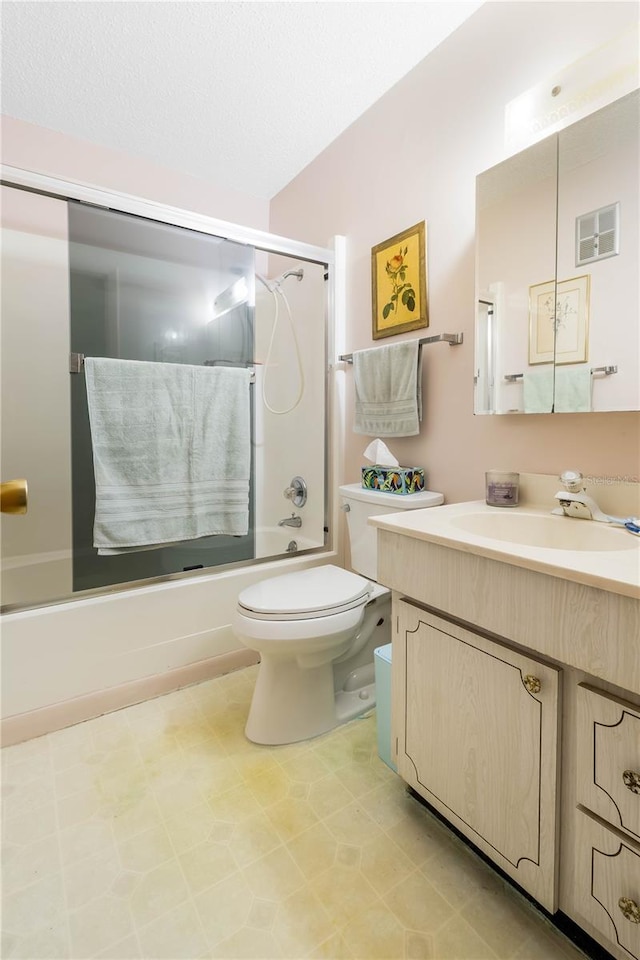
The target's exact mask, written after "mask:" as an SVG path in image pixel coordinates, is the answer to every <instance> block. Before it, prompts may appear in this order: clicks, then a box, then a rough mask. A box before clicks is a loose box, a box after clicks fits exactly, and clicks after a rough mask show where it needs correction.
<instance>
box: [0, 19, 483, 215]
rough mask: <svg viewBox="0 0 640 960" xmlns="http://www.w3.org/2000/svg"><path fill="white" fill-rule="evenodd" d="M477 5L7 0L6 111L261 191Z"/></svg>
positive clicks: (305, 158)
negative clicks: (27, 0) (38, 0)
mask: <svg viewBox="0 0 640 960" xmlns="http://www.w3.org/2000/svg"><path fill="white" fill-rule="evenodd" d="M479 6H481V3H479V2H457V0H456V2H444V3H441V2H427V3H421V2H398V0H396V2H394V3H386V2H345V3H343V2H289V3H284V2H253V3H244V2H232V0H227V2H207V0H204V2H198V3H193V2H186V0H185V2H157V0H146V2H130V0H128V2H117V0H105V2H89V0H81V2H14V0H4V2H3V3H2V5H1V19H2V34H3V35H2V45H3V55H2V112H3V113H6V114H9V115H10V116H13V117H17V118H19V119H21V120H27V121H30V122H31V123H36V124H39V125H41V126H44V127H48V128H51V129H54V130H59V131H62V132H63V133H67V134H71V135H73V136H76V137H80V138H82V139H85V140H89V141H91V142H93V143H97V144H101V145H103V146H107V147H113V148H116V149H120V150H126V151H128V152H129V153H133V154H136V155H137V156H140V157H145V158H148V159H152V160H155V161H158V162H161V163H163V164H164V165H165V166H168V167H172V168H174V169H178V170H181V171H183V172H185V173H189V174H192V175H194V176H197V177H202V178H205V179H210V180H213V181H215V182H216V183H218V184H223V185H227V186H228V187H230V188H234V189H237V190H241V191H244V192H246V193H250V194H253V195H255V196H258V197H264V198H270V197H272V196H273V195H274V194H275V193H277V192H278V191H279V190H280V189H282V187H284V186H285V185H286V184H287V183H288V182H289V181H290V180H291V179H292V178H293V177H295V176H296V174H297V173H299V171H300V170H302V169H303V167H305V166H306V165H307V164H308V163H309V162H310V161H311V160H313V158H314V157H316V156H317V155H318V154H319V153H320V152H321V151H322V150H323V149H324V148H325V147H326V146H328V144H329V143H331V141H332V140H334V139H335V138H336V137H337V136H338V135H339V134H340V133H341V132H342V131H343V130H344V129H345V128H346V127H348V126H349V124H351V123H352V122H353V121H354V120H356V119H357V117H358V116H360V115H361V114H362V113H363V112H364V111H365V110H366V109H367V108H368V107H369V106H371V104H372V103H374V102H375V101H376V100H377V99H379V98H380V97H381V96H382V95H383V94H384V93H385V92H386V90H388V89H389V88H390V87H391V86H392V85H393V84H394V83H396V82H397V81H398V80H399V79H400V78H401V77H402V76H404V74H406V73H407V72H408V71H409V70H411V68H412V67H414V66H415V65H416V64H417V63H418V62H419V61H420V60H422V59H423V58H424V57H425V56H426V55H427V54H428V53H429V52H430V50H432V49H433V48H434V47H435V46H437V45H438V44H439V43H440V42H441V41H442V40H443V39H444V38H445V37H446V36H447V35H448V34H449V33H451V32H452V31H453V30H455V29H456V27H457V26H459V25H460V23H462V22H463V21H464V20H465V19H466V18H467V17H468V16H470V15H471V14H472V13H473V12H474V11H475V10H476V9H477V8H478V7H479Z"/></svg>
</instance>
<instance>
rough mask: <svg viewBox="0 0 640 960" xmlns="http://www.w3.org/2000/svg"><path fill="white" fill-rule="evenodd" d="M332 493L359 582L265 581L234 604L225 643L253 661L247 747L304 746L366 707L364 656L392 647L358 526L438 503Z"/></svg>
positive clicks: (367, 535)
mask: <svg viewBox="0 0 640 960" xmlns="http://www.w3.org/2000/svg"><path fill="white" fill-rule="evenodd" d="M339 489H340V498H341V501H342V509H343V510H345V511H346V513H347V526H348V531H349V541H350V544H351V565H352V567H353V569H354V570H356V571H358V572H357V573H352V572H351V571H349V570H343V569H342V568H341V567H336V566H334V565H333V564H326V565H324V566H319V567H314V568H313V569H311V570H299V571H296V572H295V573H285V574H284V575H283V576H279V577H270V578H269V579H267V580H262V581H261V582H259V583H255V584H253V585H252V586H250V587H247V588H246V589H245V590H243V591H242V593H241V594H240V596H239V597H238V604H237V608H236V611H235V614H234V618H233V624H232V626H233V630H234V633H235V634H236V636H237V637H238V639H239V640H240V641H241V642H242V643H243V644H244V645H245V646H247V647H249V648H250V649H251V650H256V651H258V653H259V654H260V667H259V669H258V677H257V679H256V686H255V690H254V694H253V699H252V702H251V708H250V711H249V717H248V719H247V725H246V728H245V733H246V735H247V737H248V739H249V740H252V741H253V742H254V743H262V744H283V743H295V742H296V741H298V740H308V739H309V738H311V737H317V736H319V735H320V734H321V733H326V732H327V731H328V730H332V729H333V728H334V727H336V726H338V725H339V724H341V723H345V722H346V721H347V720H351V719H353V718H354V717H357V716H359V715H360V714H362V713H365V712H366V711H367V710H370V709H371V708H372V707H374V706H375V702H376V701H375V682H374V656H373V651H374V649H375V648H376V647H379V646H382V645H384V644H386V643H389V642H390V640H391V625H390V618H391V593H390V591H389V590H388V589H387V588H386V587H383V586H381V585H380V584H378V583H376V582H375V577H376V572H377V571H376V565H377V561H376V550H377V540H376V530H375V528H374V527H371V526H369V525H368V524H367V520H368V518H369V517H373V516H379V515H380V514H385V513H397V512H398V511H400V510H416V509H424V508H425V507H434V506H437V505H438V504H440V503H443V501H444V497H443V496H442V494H440V493H433V492H431V491H428V490H423V491H421V492H420V493H414V494H410V495H408V496H399V495H396V494H392V493H382V492H378V491H374V490H364V489H363V488H362V487H361V486H360V485H359V484H347V485H345V486H342V487H340V488H339Z"/></svg>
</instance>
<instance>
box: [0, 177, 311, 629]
mask: <svg viewBox="0 0 640 960" xmlns="http://www.w3.org/2000/svg"><path fill="white" fill-rule="evenodd" d="M125 205H126V204H125ZM134 206H135V205H134ZM1 215H2V244H1V246H0V256H1V258H2V289H1V295H2V328H1V331H0V333H1V346H2V349H1V351H0V353H1V361H2V377H1V378H0V387H1V394H2V403H1V405H0V406H1V416H2V424H1V426H2V430H1V432H0V443H1V450H0V453H1V459H2V465H3V476H2V479H3V481H9V480H14V479H18V478H25V479H26V480H27V481H28V494H29V503H28V512H27V514H26V515H24V516H10V515H6V514H3V515H2V519H1V520H0V526H1V530H0V534H1V544H2V550H1V552H0V594H1V601H2V610H3V611H5V610H9V609H12V610H16V609H23V608H25V607H29V606H38V605H42V604H45V603H50V602H58V601H63V600H68V599H74V598H76V597H78V596H83V595H86V594H87V592H91V591H99V592H103V591H109V590H111V589H117V588H118V586H119V585H124V584H136V585H138V584H141V583H148V582H150V581H153V580H156V579H158V578H166V577H168V576H174V575H180V574H183V575H187V574H188V573H189V572H190V571H199V570H208V571H210V572H213V571H215V570H216V569H217V568H220V567H223V568H229V567H230V566H234V565H238V564H240V565H244V564H248V563H251V562H252V561H253V560H266V559H283V558H289V557H293V556H295V555H296V554H298V553H304V552H308V551H319V550H322V549H324V548H325V547H326V545H327V542H328V536H329V533H328V523H327V494H326V460H327V451H328V445H327V423H326V413H327V351H328V310H329V307H328V294H327V290H328V283H327V280H328V275H329V274H328V267H327V264H326V262H325V261H324V260H323V259H322V253H324V251H322V250H319V248H308V247H306V245H304V244H293V242H287V241H285V243H284V246H285V248H286V247H287V246H288V247H291V246H295V247H298V248H302V250H300V254H301V255H300V256H298V255H296V253H297V251H296V253H294V252H291V253H288V254H282V253H276V252H274V251H275V249H277V246H275V245H274V244H273V243H272V242H271V238H269V237H268V235H264V236H265V237H267V249H264V250H260V249H259V248H257V247H255V246H254V245H253V244H252V243H251V242H246V243H244V242H237V241H230V240H227V239H224V238H220V237H216V236H213V235H211V234H209V233H208V232H207V230H206V227H207V224H205V225H204V229H203V230H202V231H199V230H193V229H188V228H187V227H183V226H181V227H178V226H173V225H171V224H168V223H165V222H160V221H156V220H154V219H149V218H146V217H143V216H135V215H133V214H129V213H122V212H118V211H116V210H111V209H107V208H106V207H101V206H96V205H92V204H89V203H81V202H79V201H77V200H71V199H68V198H67V197H63V196H59V197H58V196H45V195H43V194H42V193H38V192H31V191H30V190H29V189H20V188H18V187H10V186H3V187H2V206H1ZM152 216H153V211H150V217H152ZM178 219H180V218H179V217H178ZM277 239H279V238H277ZM309 253H311V258H310V257H309ZM318 253H319V255H318ZM314 257H315V258H314ZM83 358H86V359H88V360H92V362H90V363H89V364H87V366H86V369H85V365H84V361H83ZM109 358H111V359H112V360H124V361H144V362H146V363H145V367H146V369H147V372H148V373H149V371H150V370H152V371H153V372H152V373H151V374H150V375H151V376H153V377H158V378H159V379H160V380H161V381H162V382H163V383H164V382H166V381H169V380H172V379H173V380H175V379H181V378H182V377H183V374H186V372H187V371H185V370H182V371H180V372H178V371H179V369H180V366H181V365H188V366H189V368H190V370H191V371H192V376H193V378H194V379H198V381H199V382H200V381H201V380H203V379H204V380H205V381H206V382H207V386H206V387H205V389H208V388H209V386H210V385H211V383H213V382H214V381H215V382H220V381H221V380H224V381H225V382H228V381H229V380H234V379H235V380H242V379H243V377H242V376H241V375H238V376H236V375H237V374H238V370H237V369H235V370H234V372H233V375H231V374H230V373H229V371H226V370H225V371H224V373H218V374H215V375H213V376H212V377H211V378H209V377H206V376H205V377H204V378H203V377H202V374H203V372H204V371H203V369H202V368H203V367H205V366H208V365H212V366H222V367H233V368H247V367H249V368H251V371H252V375H253V378H254V379H253V382H252V383H251V385H249V374H248V372H245V373H244V381H243V382H244V387H246V390H245V391H244V392H243V394H242V408H243V410H244V411H245V416H244V420H243V423H244V425H245V427H246V428H247V429H245V430H244V432H243V443H244V446H243V450H244V451H245V457H244V461H243V469H244V468H246V479H245V480H244V487H243V494H242V496H243V497H244V500H243V507H242V509H243V521H244V520H246V519H247V518H248V523H247V526H246V527H244V526H243V527H242V528H238V527H233V529H232V530H231V531H230V532H231V533H234V534H235V533H236V532H237V531H238V530H239V529H247V531H248V532H246V533H244V532H243V533H242V534H241V535H237V536H236V535H233V536H232V535H230V533H229V532H226V533H224V534H222V535H215V536H209V535H205V536H203V535H200V534H199V533H198V532H193V531H192V532H191V533H190V534H189V535H188V536H187V537H186V538H185V539H184V540H179V539H178V538H177V537H171V538H162V539H163V540H164V543H163V544H161V545H160V546H154V547H152V548H148V547H147V546H145V547H143V548H141V549H136V550H127V552H123V553H116V554H106V553H103V552H99V549H98V548H97V547H96V545H95V544H94V537H93V532H94V516H95V506H96V482H95V481H96V477H95V472H94V445H93V439H92V435H91V425H90V420H89V405H88V396H87V385H88V383H89V382H90V380H91V378H90V377H89V376H88V375H87V370H88V371H89V372H90V371H91V369H92V368H95V365H96V363H97V361H98V360H102V361H103V363H102V365H103V366H104V362H105V361H107V362H108V360H109ZM193 368H197V372H196V370H194V369H193ZM129 369H131V368H129ZM160 371H162V374H160ZM247 393H248V396H247ZM247 401H248V402H247ZM136 403H137V397H136ZM137 405H138V406H140V404H139V403H137ZM219 405H220V406H222V405H224V401H223V400H222V399H221V400H219V401H215V402H214V401H212V402H211V403H210V404H209V407H208V409H209V410H217V409H218V407H219ZM226 406H227V408H229V403H228V402H227V403H226ZM152 412H153V411H150V413H152ZM152 420H153V416H151V415H150V416H149V424H151V421H152ZM203 420H204V418H203ZM203 420H201V421H199V422H201V423H202V422H203ZM175 422H176V423H182V422H183V420H182V418H181V417H180V415H176V420H175ZM192 422H194V421H193V418H192ZM195 422H198V421H197V420H196V421H195ZM137 426H138V428H139V429H138V434H137V435H138V438H139V440H138V445H136V443H133V442H128V443H124V437H123V443H122V450H123V451H125V453H126V452H127V451H128V452H129V453H130V452H131V451H132V450H133V451H134V455H135V456H137V457H139V447H140V445H142V446H144V445H145V444H146V441H147V434H146V433H145V431H146V429H147V417H146V409H142V408H141V409H140V415H139V417H138V420H137ZM94 432H95V431H94ZM247 432H248V434H249V436H248V442H247ZM201 435H202V436H204V432H202V431H201ZM220 435H221V434H219V433H218V432H217V426H216V432H215V434H214V435H213V441H214V443H213V444H211V443H210V442H209V440H210V439H211V437H212V435H211V434H207V438H208V439H207V443H206V445H205V446H204V447H201V449H206V450H207V452H208V451H210V450H211V449H212V447H213V446H215V449H216V451H217V453H216V457H215V458H214V459H213V461H212V460H211V458H209V461H208V467H207V480H206V481H205V482H206V483H209V481H212V482H213V483H214V484H215V483H217V482H218V481H217V480H216V477H215V476H212V474H213V473H214V472H215V471H214V469H213V467H212V463H216V464H217V463H220V462H221V459H222V458H221V457H219V456H218V452H219V451H222V452H224V451H225V450H227V449H228V447H227V445H226V444H222V443H221V442H220V439H219V437H220ZM216 444H217V446H216ZM115 447H116V453H117V454H118V455H119V454H120V450H121V445H120V442H119V434H117V441H116V443H115ZM127 455H128V454H127ZM163 462H166V458H165V460H164V461H163ZM175 462H176V463H183V462H184V460H180V459H176V460H175ZM98 464H99V473H100V470H101V468H102V461H101V460H100V459H98ZM224 475H225V476H228V475H229V474H226V473H225V474H224ZM192 480H193V478H190V479H189V482H192ZM301 480H302V482H303V483H304V488H305V491H306V496H305V497H304V498H300V497H299V496H298V495H297V493H295V492H294V486H295V485H297V486H295V491H299V489H300V486H299V484H300V481H301ZM109 482H111V481H109ZM196 482H199V481H197V480H196ZM247 486H248V490H249V496H248V500H247V497H246V490H247ZM219 489H220V488H218V493H219ZM101 490H102V485H101ZM225 490H226V487H225ZM152 498H153V492H152V495H151V496H150V497H149V498H147V499H146V500H144V498H138V500H139V502H144V504H145V509H146V507H148V506H149V505H151V506H153V503H151V501H152ZM98 499H99V503H100V498H98ZM216 502H217V503H220V502H224V503H226V497H224V496H222V497H220V496H218V500H217V501H216ZM186 503H187V500H186V499H181V498H180V497H178V499H177V500H174V502H173V505H172V509H171V510H168V509H167V510H166V512H165V515H166V516H167V517H171V518H172V521H173V520H175V518H176V516H177V515H178V514H179V513H180V509H181V507H182V506H183V504H186ZM189 503H190V504H191V501H189ZM247 503H248V510H247ZM188 512H189V511H187V510H186V509H185V510H184V511H183V513H188ZM212 528H213V525H210V526H208V527H207V528H206V529H207V530H211V529H212ZM216 529H217V527H216ZM225 529H227V528H225ZM127 532H129V531H127ZM189 537H191V538H189ZM169 540H170V542H168V541H169ZM137 542H138V543H140V542H141V541H137ZM145 542H146V543H147V544H148V543H149V541H145Z"/></svg>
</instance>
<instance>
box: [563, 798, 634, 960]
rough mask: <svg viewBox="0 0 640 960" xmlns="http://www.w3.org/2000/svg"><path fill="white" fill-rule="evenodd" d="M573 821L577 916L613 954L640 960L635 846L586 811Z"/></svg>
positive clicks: (578, 811) (579, 811)
mask: <svg viewBox="0 0 640 960" xmlns="http://www.w3.org/2000/svg"><path fill="white" fill-rule="evenodd" d="M576 817H577V818H578V824H577V827H578V829H577V830H576V840H577V842H576V848H575V849H576V853H575V857H576V863H575V868H576V870H575V900H576V906H577V909H578V910H579V912H580V914H581V918H582V919H583V920H584V921H586V922H587V924H589V925H591V926H592V927H594V928H595V930H596V931H597V932H598V933H600V934H601V935H602V936H604V937H605V939H606V940H608V941H610V943H611V944H612V945H613V948H615V949H614V950H613V952H614V954H615V956H622V957H626V958H627V960H628V958H629V956H631V957H633V958H634V960H640V846H638V845H637V844H636V843H634V841H633V840H626V839H624V838H623V835H622V834H620V833H618V832H617V831H615V830H612V829H610V828H609V827H607V826H606V825H605V824H603V823H602V822H601V821H600V820H597V819H596V818H595V817H592V816H591V815H590V814H589V813H588V812H587V811H583V810H580V809H578V810H576ZM620 948H621V949H620ZM610 949H611V948H610Z"/></svg>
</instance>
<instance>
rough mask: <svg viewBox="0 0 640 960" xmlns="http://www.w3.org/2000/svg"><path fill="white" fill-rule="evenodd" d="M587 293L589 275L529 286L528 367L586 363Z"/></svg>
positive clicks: (587, 335) (587, 348)
mask: <svg viewBox="0 0 640 960" xmlns="http://www.w3.org/2000/svg"><path fill="white" fill-rule="evenodd" d="M589 294H590V277H589V274H585V275H584V276H582V277H572V278H571V279H570V280H558V281H557V283H556V281H555V280H549V281H548V282H547V283H537V284H535V285H534V286H532V287H529V363H530V364H535V363H556V364H562V363H586V362H587V360H588V359H589Z"/></svg>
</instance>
